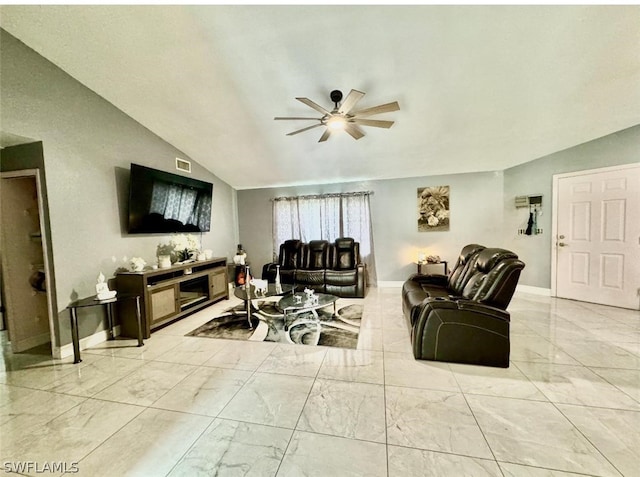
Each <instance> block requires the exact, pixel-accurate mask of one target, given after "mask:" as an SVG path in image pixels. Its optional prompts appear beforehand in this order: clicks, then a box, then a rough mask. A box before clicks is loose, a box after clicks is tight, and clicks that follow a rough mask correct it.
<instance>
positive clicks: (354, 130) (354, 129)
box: [344, 123, 364, 139]
mask: <svg viewBox="0 0 640 477" xmlns="http://www.w3.org/2000/svg"><path fill="white" fill-rule="evenodd" d="M344 130H345V131H346V132H347V133H348V134H349V135H350V136H351V137H352V138H353V139H360V138H361V137H363V136H364V132H363V131H362V129H360V128H359V127H358V126H356V125H355V124H353V123H347V124H346V125H345V127H344Z"/></svg>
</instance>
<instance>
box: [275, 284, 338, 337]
mask: <svg viewBox="0 0 640 477" xmlns="http://www.w3.org/2000/svg"><path fill="white" fill-rule="evenodd" d="M312 296H313V297H314V299H313V300H310V299H308V297H307V295H306V294H305V293H292V294H291V295H287V296H285V297H284V298H281V299H280V301H279V302H278V309H280V310H281V311H282V313H283V314H284V330H285V331H288V329H289V318H291V317H292V316H296V315H299V314H300V313H305V312H307V311H310V312H311V314H312V315H313V317H314V318H315V320H318V318H319V317H318V312H317V311H316V310H318V309H320V308H324V307H325V306H329V305H333V316H335V315H336V301H338V297H337V296H334V295H328V294H326V293H314V294H313V295H312Z"/></svg>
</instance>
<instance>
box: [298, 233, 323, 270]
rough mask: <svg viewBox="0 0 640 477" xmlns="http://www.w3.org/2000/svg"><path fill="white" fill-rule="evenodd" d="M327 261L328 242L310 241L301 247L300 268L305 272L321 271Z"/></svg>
mask: <svg viewBox="0 0 640 477" xmlns="http://www.w3.org/2000/svg"><path fill="white" fill-rule="evenodd" d="M328 261H329V242H327V241H326V240H312V241H310V242H309V243H308V244H304V245H303V246H302V266H301V267H300V268H304V269H306V270H323V269H325V268H327V266H328Z"/></svg>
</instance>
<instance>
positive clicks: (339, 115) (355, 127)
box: [273, 89, 400, 142]
mask: <svg viewBox="0 0 640 477" xmlns="http://www.w3.org/2000/svg"><path fill="white" fill-rule="evenodd" d="M363 96H364V93H363V92H362V91H357V90H355V89H352V90H351V91H350V92H349V94H348V95H347V97H346V98H345V99H344V101H342V92H341V91H339V90H337V89H334V90H333V91H331V94H330V97H331V101H333V104H334V105H335V107H334V108H333V110H332V111H329V110H328V109H326V108H323V107H322V106H320V105H319V104H316V103H314V102H313V101H311V100H310V99H309V98H296V99H297V100H298V101H300V102H301V103H304V104H305V105H307V106H309V107H310V108H311V109H314V110H316V111H318V112H319V113H322V117H320V118H306V117H276V118H273V119H276V120H281V119H292V120H298V121H309V120H315V121H318V123H316V124H314V125H312V126H307V127H304V128H302V129H298V130H296V131H293V132H290V133H288V134H287V136H295V135H296V134H299V133H301V132H305V131H308V130H309V129H314V128H317V127H322V126H324V127H325V128H326V129H325V131H324V133H323V134H322V136H320V140H319V141H318V142H325V141H326V140H327V139H329V136H331V133H332V132H335V131H345V132H347V133H348V134H349V135H350V136H351V137H352V138H354V139H356V140H357V139H360V138H362V137H364V132H363V131H362V129H360V126H371V127H375V128H385V129H389V128H390V127H391V126H392V125H393V121H388V120H384V121H383V120H379V119H366V118H368V117H370V116H373V115H375V114H381V113H389V112H392V111H398V110H399V109H400V105H399V104H398V102H397V101H394V102H392V103H387V104H380V105H378V106H373V107H371V108H365V109H360V110H356V111H354V109H355V106H356V104H357V103H358V101H360V99H362V97H363ZM341 101H342V102H341Z"/></svg>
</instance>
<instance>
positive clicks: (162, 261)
mask: <svg viewBox="0 0 640 477" xmlns="http://www.w3.org/2000/svg"><path fill="white" fill-rule="evenodd" d="M158 267H159V268H171V256H170V255H158Z"/></svg>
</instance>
